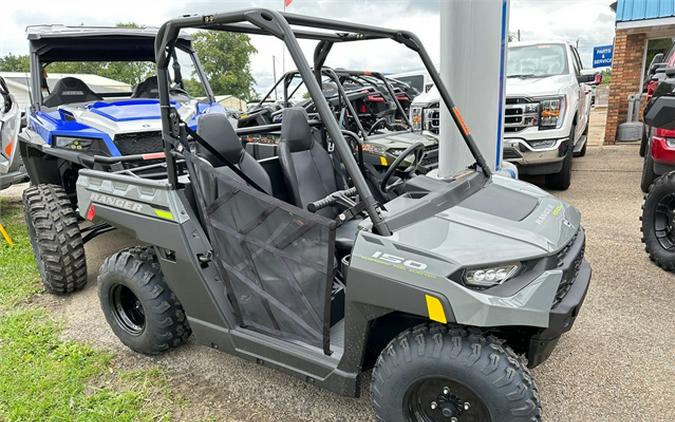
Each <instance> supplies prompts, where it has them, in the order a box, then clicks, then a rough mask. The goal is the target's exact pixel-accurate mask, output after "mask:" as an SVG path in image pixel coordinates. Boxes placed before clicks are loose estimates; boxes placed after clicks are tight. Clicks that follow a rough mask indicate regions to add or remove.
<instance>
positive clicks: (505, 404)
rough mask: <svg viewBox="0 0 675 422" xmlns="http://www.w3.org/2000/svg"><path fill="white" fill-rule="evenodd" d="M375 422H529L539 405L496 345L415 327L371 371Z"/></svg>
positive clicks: (507, 353)
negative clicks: (376, 421) (377, 421)
mask: <svg viewBox="0 0 675 422" xmlns="http://www.w3.org/2000/svg"><path fill="white" fill-rule="evenodd" d="M371 395H372V400H373V407H374V409H375V415H376V417H377V419H378V420H379V421H393V422H408V421H413V422H416V421H424V422H426V421H431V422H433V421H446V422H462V421H506V422H512V421H534V420H540V418H541V404H540V402H539V396H538V392H537V388H536V387H535V385H534V381H533V380H532V377H531V375H530V373H529V371H528V369H527V368H526V367H525V365H524V364H523V362H522V361H521V360H520V359H519V358H518V357H517V356H516V354H515V353H514V352H513V351H512V350H511V349H510V348H509V347H507V346H505V345H504V344H503V343H502V342H501V341H500V340H498V339H497V338H495V337H492V336H483V335H480V334H470V333H469V332H467V331H466V330H464V329H459V328H447V327H445V326H440V325H431V326H428V325H420V326H417V327H415V328H413V329H411V330H407V331H405V332H403V333H402V334H400V335H399V336H398V337H397V338H395V339H394V340H392V341H391V342H390V343H389V345H387V347H386V348H385V349H384V350H383V351H382V353H381V354H380V357H379V358H378V360H377V363H376V365H375V369H374V370H373V380H372V384H371Z"/></svg>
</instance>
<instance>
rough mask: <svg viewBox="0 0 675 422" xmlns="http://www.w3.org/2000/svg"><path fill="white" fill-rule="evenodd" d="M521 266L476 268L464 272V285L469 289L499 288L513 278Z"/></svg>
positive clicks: (514, 264) (515, 264) (508, 265)
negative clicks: (498, 286)
mask: <svg viewBox="0 0 675 422" xmlns="http://www.w3.org/2000/svg"><path fill="white" fill-rule="evenodd" d="M519 268H520V264H518V263H513V264H505V265H498V266H493V267H483V268H474V269H470V270H466V271H465V272H464V284H466V285H467V286H468V287H479V288H487V287H493V286H497V285H499V284H502V283H504V282H505V281H506V280H508V279H509V278H511V277H513V276H514V275H515V274H516V273H517V272H518V269H519Z"/></svg>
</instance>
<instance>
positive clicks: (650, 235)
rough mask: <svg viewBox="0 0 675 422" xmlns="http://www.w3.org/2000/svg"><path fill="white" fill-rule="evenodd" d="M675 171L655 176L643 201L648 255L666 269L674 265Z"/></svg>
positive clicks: (643, 236) (671, 268) (672, 268)
mask: <svg viewBox="0 0 675 422" xmlns="http://www.w3.org/2000/svg"><path fill="white" fill-rule="evenodd" d="M674 218H675V172H670V173H666V174H664V175H663V176H661V177H659V178H658V179H656V181H655V182H654V184H653V185H652V187H651V189H649V193H648V194H647V195H645V202H644V204H642V216H641V217H640V220H642V227H641V228H640V230H641V231H642V243H644V244H645V251H647V254H649V258H650V259H651V260H652V261H654V262H655V263H656V265H658V266H659V267H661V268H663V269H664V270H666V271H673V270H674V269H675V221H674Z"/></svg>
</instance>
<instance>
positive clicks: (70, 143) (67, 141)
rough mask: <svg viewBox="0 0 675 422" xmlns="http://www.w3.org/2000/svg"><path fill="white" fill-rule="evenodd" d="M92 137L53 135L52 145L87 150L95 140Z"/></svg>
mask: <svg viewBox="0 0 675 422" xmlns="http://www.w3.org/2000/svg"><path fill="white" fill-rule="evenodd" d="M96 141H97V140H96V139H92V138H75V137H72V136H55V137H54V145H55V146H56V147H58V148H66V149H74V150H77V151H87V150H88V149H89V148H91V146H92V144H93V143H94V142H96Z"/></svg>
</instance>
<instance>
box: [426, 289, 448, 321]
mask: <svg viewBox="0 0 675 422" xmlns="http://www.w3.org/2000/svg"><path fill="white" fill-rule="evenodd" d="M424 297H425V298H426V300H427V312H428V313H429V319H430V320H432V321H436V322H440V323H441V324H447V323H448V320H447V318H445V311H444V310H443V304H442V303H441V301H440V300H438V298H437V297H434V296H430V295H424Z"/></svg>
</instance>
